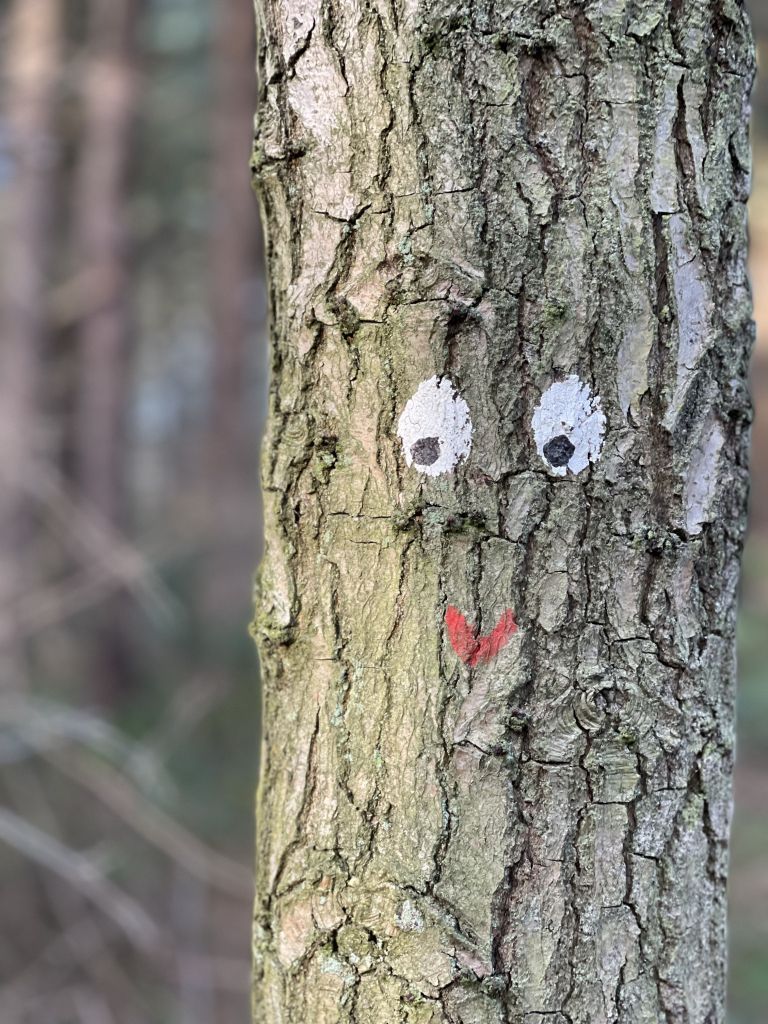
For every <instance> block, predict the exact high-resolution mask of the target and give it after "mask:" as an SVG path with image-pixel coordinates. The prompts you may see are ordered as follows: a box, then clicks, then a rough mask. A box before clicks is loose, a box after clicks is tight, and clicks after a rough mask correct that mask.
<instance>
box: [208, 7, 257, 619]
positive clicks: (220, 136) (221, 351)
mask: <svg viewBox="0 0 768 1024" xmlns="http://www.w3.org/2000/svg"><path fill="white" fill-rule="evenodd" d="M254 61H255V38H254V25H253V8H252V5H251V4H250V3H248V2H245V3H223V4H218V5H216V7H215V12H214V32H213V52H212V64H213V109H212V118H213V122H212V134H213V152H212V173H211V194H212V199H213V216H212V218H211V242H210V249H209V266H210V303H211V319H212V325H213V340H214V344H213V366H212V400H211V407H210V421H209V432H208V443H207V452H206V456H207V464H206V466H205V470H206V472H205V486H206V491H207V493H208V495H209V496H210V495H211V494H215V500H210V497H209V498H208V500H207V505H206V507H207V510H208V514H209V519H210V522H209V525H208V529H209V532H210V538H211V553H210V554H211V557H210V558H209V561H208V571H207V573H206V577H205V584H204V587H203V588H202V598H203V609H202V613H203V614H204V615H205V617H206V619H210V620H211V621H213V622H217V623H228V624H229V623H231V622H232V621H234V620H237V619H239V618H241V614H242V609H243V606H244V603H245V602H247V601H248V595H247V593H246V591H245V589H244V587H243V576H242V573H241V572H240V567H241V566H242V559H243V551H244V550H253V546H254V537H255V536H256V529H255V524H254V520H253V517H252V515H251V514H250V511H249V510H248V505H249V501H248V499H247V497H246V496H247V495H248V494H249V493H251V491H252V487H253V480H254V477H255V476H256V474H257V473H258V457H257V454H256V453H257V451H258V445H257V443H256V439H255V437H254V429H253V424H254V417H253V414H252V412H253V410H252V408H251V406H250V402H249V399H250V398H251V396H252V393H253V387H252V369H251V367H252V365H253V358H252V350H253V346H252V344H251V342H252V339H253V334H254V311H253V302H254V281H255V278H256V275H257V269H258V244H257V243H258V215H257V212H256V209H255V206H254V202H253V194H252V192H251V189H250V187H249V181H248V156H249V151H250V146H251V139H252V134H253V103H254ZM254 557H255V554H254Z"/></svg>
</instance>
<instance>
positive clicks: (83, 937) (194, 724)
mask: <svg viewBox="0 0 768 1024" xmlns="http://www.w3.org/2000/svg"><path fill="white" fill-rule="evenodd" d="M752 6H753V13H754V17H755V23H756V28H757V32H758V37H759V40H760V42H761V49H762V52H763V53H764V55H765V59H766V60H768V3H766V0H753V4H752ZM252 23H253V17H252V9H251V2H250V0H217V2H215V3H211V2H210V0H0V53H1V54H2V57H1V64H0V78H1V80H2V85H1V89H2V92H1V94H0V231H1V232H2V240H3V253H2V261H1V262H0V303H1V304H2V311H3V312H2V325H3V333H2V338H0V607H1V609H2V614H0V673H2V677H1V679H0V767H1V770H0V900H1V902H0V1022H2V1024H244V1022H245V1021H247V1020H248V985H249V963H248V960H249V944H250V936H249V931H250V916H251V866H250V865H251V856H252V829H253V820H252V818H253V812H252V808H253V787H254V780H255V772H256V756H257V736H258V729H259V721H258V714H259V703H258V673H257V665H256V658H255V655H254V653H253V650H252V645H251V641H250V639H249V638H248V635H247V623H248V620H249V617H250V612H251V579H252V573H253V568H254V566H255V564H256V562H257V560H258V556H259V535H260V501H259V492H258V439H259V435H260V430H261V419H262V416H263V410H264V406H265V397H266V362H267V360H266V328H265V316H266V310H265V289H264V283H263V265H262V261H261V255H260V246H259V229H258V223H257V222H258V217H257V207H256V203H255V201H254V200H253V197H252V195H251V193H250V186H249V175H248V157H249V150H250V142H251V124H252V112H253V106H254V97H255V86H254V78H253V28H252ZM755 111H756V121H755V133H754V135H755V149H756V177H755V197H754V201H753V204H752V231H753V252H752V261H753V262H752V271H753V279H754V284H755V292H756V300H757V316H758V325H759V341H758V349H757V353H756V357H755V363H754V394H755V399H756V404H757V419H756V434H755V445H754V459H753V464H754V476H755V479H754V490H753V513H752V532H751V537H750V541H749V547H748V552H747V558H746V562H745V584H744V607H743V614H742V623H741V646H742V658H741V669H742V672H741V674H742V685H741V695H740V751H739V768H738V777H737V811H736V823H735V832H734V847H733V878H732V887H731V897H732V899H731V907H732V911H731V946H732V957H731V1015H730V1019H729V1024H764V1022H765V1021H766V1019H768V749H767V746H768V89H766V88H765V86H764V85H762V84H761V86H760V88H759V90H758V93H757V95H756V102H755Z"/></svg>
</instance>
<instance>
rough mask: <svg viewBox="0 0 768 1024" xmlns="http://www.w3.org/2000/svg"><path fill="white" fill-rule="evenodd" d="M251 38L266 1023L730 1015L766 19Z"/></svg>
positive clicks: (373, 17) (357, 15)
mask: <svg viewBox="0 0 768 1024" xmlns="http://www.w3.org/2000/svg"><path fill="white" fill-rule="evenodd" d="M259 28H260V44H259V66H260V108H259V128H258V132H257V143H256V150H255V156H254V171H255V175H256V178H257V183H258V187H259V191H260V196H261V201H262V204H263V215H264V220H265V224H266V232H267V255H268V261H269V272H270V299H271V311H272V323H271V336H272V386H271V404H270V422H269V427H268V434H267V439H266V444H265V452H264V487H265V508H266V523H267V535H266V557H265V561H264V565H263V567H262V570H261V579H260V600H259V610H258V613H257V618H256V622H255V626H254V629H255V632H256V634H257V637H258V641H259V645H260V652H261V660H262V669H263V681H264V702H265V708H264V715H265V726H264V740H265V744H264V749H263V755H262V762H263V763H262V776H261V783H260V799H259V817H258V839H257V845H258V867H257V890H258V897H257V907H256V927H255V961H256V971H255V983H254V991H255V1019H256V1020H257V1021H263V1022H269V1024H278V1022H280V1024H288V1022H291V1024H293V1022H300V1021H306V1020H311V1021H313V1022H317V1024H326V1022H328V1024H330V1022H348V1024H351V1022H358V1024H372V1022H376V1024H389V1022H408V1024H416V1022H418V1024H426V1022H429V1024H437V1022H447V1021H450V1022H464V1024H491V1022H493V1024H499V1022H506V1024H510V1022H514V1024H521V1022H525V1024H544V1022H545V1021H546V1022H548V1024H549V1022H551V1024H603V1022H622V1024H629V1022H632V1024H641V1022H642V1024H651V1022H654V1024H655V1022H657V1021H661V1020H664V1021H668V1022H675V1024H705V1022H706V1024H715V1022H722V1021H723V1020H724V968H725V880H726V871H727V845H728V830H729V819H730V809H731V769H732V760H733V738H734V685H735V645H734V631H735V616H736V597H737V586H738V561H739V554H740V550H741V544H742V537H743V531H744V525H745V507H746V495H747V483H748V481H747V444H748V426H749V421H750V401H749V396H748V393H747V383H746V378H747V364H748V358H749V353H750V349H751V345H752V339H753V327H752V323H751V302H750V293H749V285H748V281H747V271H746V205H745V204H746V199H747V195H748V189H749V175H750V171H749V166H750V155H749V147H748V136H747V120H748V96H749V92H750V88H751V82H752V77H753V47H752V42H751V37H750V33H749V28H748V24H747V20H746V15H745V13H744V10H743V8H742V6H741V4H740V3H738V2H736V0H723V2H718V3H710V2H709V0H674V2H673V3H671V4H670V3H666V2H662V0H641V2H638V3H633V4H628V3H626V2H625V0H592V2H588V3H578V4H577V3H568V2H560V3H557V2H555V0H541V2H540V3H530V2H529V0H474V2H473V3H466V2H464V0H446V2H445V3H441V4H439V5H431V4H427V3H420V2H419V0H372V2H371V3H368V4H363V3H359V2H357V0H329V2H327V3H323V4H321V3H319V2H317V0H314V2H312V0H310V2H308V3H302V4H298V3H296V2H292V0H263V3H262V4H261V8H260V12H259ZM411 400H412V401H411ZM430 403H431V405H430ZM430 410H431V411H430ZM469 420H471V428H470V425H469ZM470 429H471V437H470V436H469V430H470ZM419 432H421V434H423V436H419ZM443 470H445V471H444V472H443ZM433 474H434V475H433ZM511 615H513V616H514V621H515V623H516V625H517V631H516V632H514V633H513V634H512V626H511V619H510V616H511ZM482 637H485V639H482Z"/></svg>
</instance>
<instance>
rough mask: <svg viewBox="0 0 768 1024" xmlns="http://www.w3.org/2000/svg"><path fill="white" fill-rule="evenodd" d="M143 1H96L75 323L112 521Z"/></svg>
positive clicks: (117, 650) (80, 423)
mask: <svg viewBox="0 0 768 1024" xmlns="http://www.w3.org/2000/svg"><path fill="white" fill-rule="evenodd" d="M142 7H143V0H109V2H108V3H104V2H102V0H91V3H90V6H89V8H88V33H87V39H86V47H87V49H86V58H85V59H86V61H87V66H86V73H85V79H84V86H83V125H82V142H81V147H80V157H79V166H78V171H77V181H76V193H75V214H74V217H75V220H74V239H75V248H76V260H77V263H78V276H79V278H80V280H81V282H82V295H83V302H84V305H83V308H82V310H81V311H80V316H79V323H78V327H77V347H78V368H77V377H78V394H77V409H76V427H75V433H76V441H75V463H76V466H75V472H76V478H77V486H78V489H79V493H80V497H81V500H82V501H83V502H84V503H86V504H87V505H88V506H89V508H90V510H91V511H92V512H93V513H95V514H96V515H98V516H99V517H100V518H101V519H102V520H103V521H105V522H106V523H108V524H109V525H110V526H111V527H116V528H119V527H121V526H123V525H124V524H125V519H126V514H127V508H126V500H125V497H126V496H125V482H126V469H127V462H128V446H127V444H126V419H127V415H128V409H129V407H130V396H131V394H132V387H131V353H132V348H133V340H134V324H133V315H134V308H133V303H132V295H131V261H130V244H131V228H130V222H129V206H128V185H129V181H130V174H131V169H132V167H133V160H132V155H133V147H134V143H135V127H136V115H137V106H138V100H139V94H140V76H139V70H138V48H137V42H138V29H139V19H140V14H141V10H142ZM123 604H124V602H123V599H122V598H121V596H120V595H117V596H116V597H115V598H114V599H112V600H109V601H107V602H105V603H104V604H103V605H102V606H101V607H100V608H99V609H98V611H97V612H95V613H94V615H93V616H92V621H91V622H90V624H89V632H91V634H92V636H93V637H94V638H95V642H96V646H97V650H96V652H95V653H96V659H95V661H96V664H95V674H96V676H97V679H96V686H97V689H99V690H100V691H101V693H102V696H104V697H105V698H107V699H111V698H112V697H113V696H114V695H116V694H117V693H119V692H120V691H121V690H122V689H124V687H125V686H126V685H127V682H128V679H129V674H130V673H129V665H128V657H127V653H128V652H127V648H128V645H127V644H126V642H125V636H124V632H125V625H124V622H123V615H122V609H123Z"/></svg>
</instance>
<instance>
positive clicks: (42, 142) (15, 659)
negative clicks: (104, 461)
mask: <svg viewBox="0 0 768 1024" xmlns="http://www.w3.org/2000/svg"><path fill="white" fill-rule="evenodd" d="M61 43H62V4H61V0H14V2H13V3H12V4H11V5H10V7H9V9H8V12H7V15H6V22H5V53H4V54H3V68H4V71H3V96H2V104H3V117H4V122H5V125H4V128H5V131H6V132H7V133H8V134H7V144H8V147H9V156H10V170H9V172H8V173H9V176H10V180H9V181H8V183H7V184H6V185H5V187H4V189H3V198H2V211H1V214H0V223H1V224H2V233H3V237H4V239H5V241H6V251H5V255H4V258H3V261H2V268H0V282H1V285H0V288H1V289H2V292H1V294H2V309H3V322H2V340H1V342H0V609H1V615H0V617H1V618H2V632H1V633H0V671H1V672H2V679H0V686H2V687H3V688H6V687H11V688H18V687H20V686H21V685H22V683H23V675H24V668H23V662H22V659H21V656H20V653H19V643H20V640H19V638H18V636H16V635H15V630H14V614H15V611H14V606H15V604H16V602H17V601H18V598H19V597H20V595H21V593H22V592H24V591H25V590H28V589H29V588H30V586H31V584H32V580H33V575H34V574H33V571H32V565H31V554H30V551H31V547H32V544H31V542H32V540H33V537H32V530H31V526H30V519H29V514H30V507H31V506H30V502H29V495H28V493H27V492H26V491H25V484H26V482H27V481H28V480H29V478H30V477H31V476H32V474H33V473H34V471H35V470H36V469H39V462H40V460H41V459H42V457H43V456H44V454H45V449H46V436H45V426H46V425H45V423H44V421H43V419H42V415H41V411H42V410H41V405H40V390H41V387H40V366H41V358H42V349H43V345H44V341H45V337H46V333H47V328H48V317H47V289H48V284H49V280H48V273H49V270H50V254H51V252H52V251H53V246H52V244H51V237H52V223H53V212H54V202H53V201H54V195H55V189H54V182H55V176H56V173H57V155H58V143H57V139H56V134H55V115H56V102H57V98H58V86H59V73H60V69H61Z"/></svg>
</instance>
